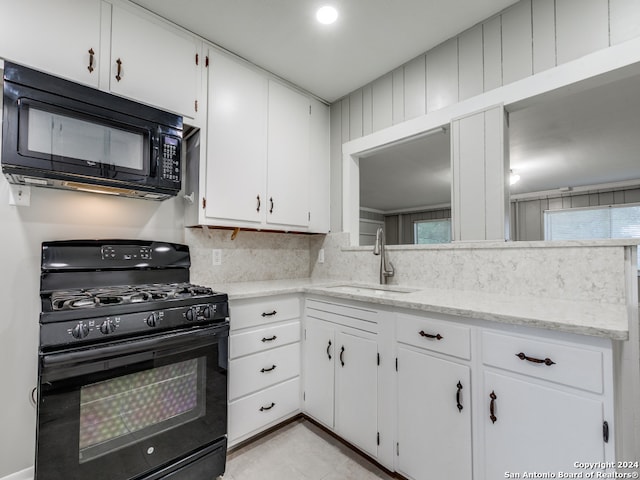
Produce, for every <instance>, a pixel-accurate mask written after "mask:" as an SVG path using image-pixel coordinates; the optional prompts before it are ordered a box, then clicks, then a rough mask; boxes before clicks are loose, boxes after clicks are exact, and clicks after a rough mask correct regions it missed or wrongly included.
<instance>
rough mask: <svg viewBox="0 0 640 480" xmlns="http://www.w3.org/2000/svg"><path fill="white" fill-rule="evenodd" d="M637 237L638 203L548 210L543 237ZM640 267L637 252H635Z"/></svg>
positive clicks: (551, 238)
mask: <svg viewBox="0 0 640 480" xmlns="http://www.w3.org/2000/svg"><path fill="white" fill-rule="evenodd" d="M599 238H640V205H609V206H605V207H592V208H574V209H569V210H547V211H545V212H544V239H545V240H583V239H599ZM638 261H639V267H640V255H639V256H638Z"/></svg>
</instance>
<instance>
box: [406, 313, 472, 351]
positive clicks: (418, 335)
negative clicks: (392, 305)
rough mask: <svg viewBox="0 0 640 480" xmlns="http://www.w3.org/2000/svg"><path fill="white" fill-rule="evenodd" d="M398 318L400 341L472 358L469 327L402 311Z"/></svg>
mask: <svg viewBox="0 0 640 480" xmlns="http://www.w3.org/2000/svg"><path fill="white" fill-rule="evenodd" d="M397 319H398V320H397V322H398V323H397V326H398V328H397V332H398V341H399V342H402V343H406V344H408V345H413V346H416V347H420V348H425V349H427V350H431V351H434V352H439V353H445V354H447V355H453V356H454V357H459V358H464V359H466V360H469V359H470V358H471V332H470V329H469V328H468V327H464V326H461V325H456V324H453V323H451V322H446V321H443V320H436V319H433V318H429V317H422V316H416V315H407V314H402V313H400V314H398V316H397Z"/></svg>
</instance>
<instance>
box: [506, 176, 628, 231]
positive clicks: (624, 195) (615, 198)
mask: <svg viewBox="0 0 640 480" xmlns="http://www.w3.org/2000/svg"><path fill="white" fill-rule="evenodd" d="M624 203H640V188H631V189H628V190H617V191H609V192H596V193H587V194H577V195H566V196H562V197H554V198H542V199H535V200H525V201H515V202H511V227H512V229H511V238H512V239H514V240H544V211H545V210H560V209H565V208H582V207H597V206H602V205H620V204H624Z"/></svg>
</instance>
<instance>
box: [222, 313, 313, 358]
mask: <svg viewBox="0 0 640 480" xmlns="http://www.w3.org/2000/svg"><path fill="white" fill-rule="evenodd" d="M299 341H300V322H299V321H295V322H288V323H283V324H281V325H275V326H273V327H267V328H260V329H257V330H251V331H248V332H243V333H236V334H234V335H231V336H230V338H229V357H230V358H237V357H242V356H244V355H249V354H252V353H258V352H262V351H264V350H269V349H270V348H274V347H281V346H282V345H287V344H289V343H294V342H299Z"/></svg>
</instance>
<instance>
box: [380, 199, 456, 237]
mask: <svg viewBox="0 0 640 480" xmlns="http://www.w3.org/2000/svg"><path fill="white" fill-rule="evenodd" d="M443 218H451V209H450V208H441V209H436V210H427V211H424V212H409V213H402V214H398V215H386V216H385V217H384V224H385V232H386V240H387V244H389V245H411V244H413V224H414V222H419V221H421V220H441V219H443Z"/></svg>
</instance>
